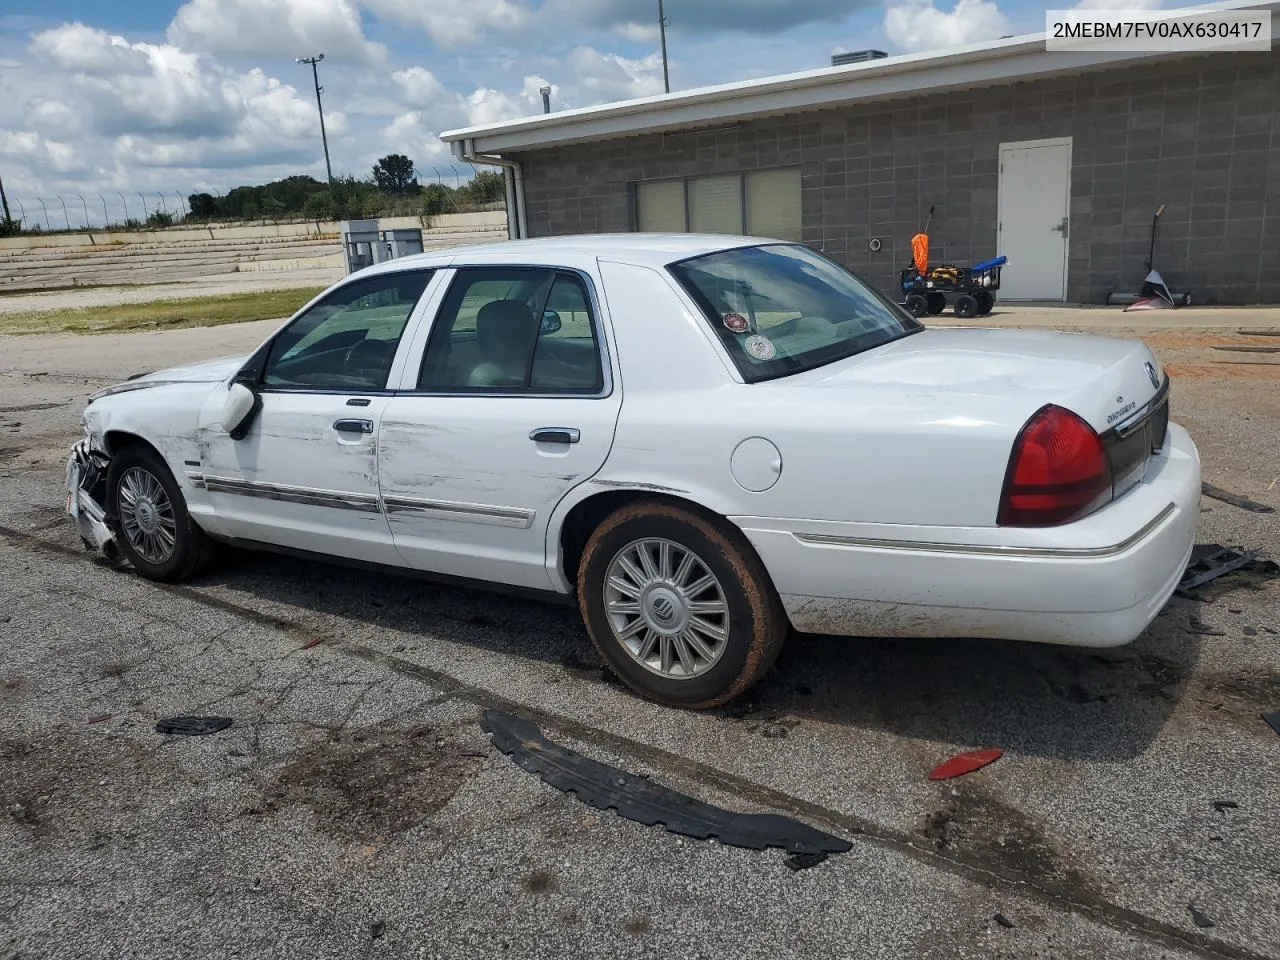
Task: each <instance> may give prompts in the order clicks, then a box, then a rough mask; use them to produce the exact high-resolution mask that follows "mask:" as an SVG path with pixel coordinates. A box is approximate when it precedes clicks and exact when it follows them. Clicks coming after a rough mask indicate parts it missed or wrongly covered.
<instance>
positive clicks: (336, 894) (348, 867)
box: [0, 324, 1280, 960]
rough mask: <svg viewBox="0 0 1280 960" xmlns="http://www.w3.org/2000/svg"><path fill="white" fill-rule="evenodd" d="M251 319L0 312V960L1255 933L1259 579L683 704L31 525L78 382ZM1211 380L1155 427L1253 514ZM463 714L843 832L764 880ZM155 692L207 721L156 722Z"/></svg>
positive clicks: (240, 347)
mask: <svg viewBox="0 0 1280 960" xmlns="http://www.w3.org/2000/svg"><path fill="white" fill-rule="evenodd" d="M270 328H271V324H265V325H264V324H256V325H247V324H246V325H238V326H234V327H219V328H216V329H213V330H191V331H173V332H167V333H153V334H135V335H125V336H116V337H83V338H71V337H62V338H39V339H36V338H22V339H0V650H2V651H3V653H2V654H0V718H2V722H0V863H3V864H4V865H5V867H4V869H3V871H0V958H5V960H9V958H15V960H16V958H18V957H22V958H35V957H50V958H54V957H57V958H68V957H85V958H99V957H100V958H120V957H139V958H142V957H201V958H207V957H265V956H271V957H295V956H296V957H306V958H328V957H334V958H348V957H361V956H366V955H367V956H387V957H450V958H454V957H496V956H520V957H544V956H545V957H556V958H563V957H599V956H610V957H631V956H636V957H639V956H664V957H707V958H722V957H727V956H732V957H743V958H747V957H761V958H770V960H773V958H780V957H868V958H878V957H902V958H907V957H910V958H921V957H925V958H934V957H936V958H944V957H945V958H956V957H984V958H985V957H1010V958H1013V957H1018V958H1024V957H1053V958H1057V957H1099V956H1105V957H1108V958H1128V957H1133V958H1153V960H1154V958H1161V957H1164V958H1171V960H1172V958H1183V957H1224V958H1240V960H1254V958H1263V957H1276V956H1280V897H1278V896H1277V893H1280V859H1278V857H1277V851H1280V842H1278V840H1280V762H1278V761H1280V737H1278V736H1277V735H1276V734H1275V733H1274V732H1273V731H1272V730H1271V729H1270V728H1269V727H1267V726H1266V724H1264V723H1263V722H1262V721H1261V719H1260V714H1261V713H1262V712H1264V711H1266V710H1276V709H1280V673H1278V668H1277V664H1278V663H1280V634H1277V631H1280V586H1278V585H1277V584H1276V583H1271V584H1269V585H1264V586H1258V587H1256V588H1245V587H1241V588H1239V589H1236V590H1233V591H1231V592H1228V593H1225V594H1223V595H1222V596H1221V597H1219V598H1218V599H1217V600H1215V601H1214V602H1212V603H1209V604H1198V603H1194V602H1192V601H1189V600H1182V599H1175V600H1174V601H1173V602H1172V603H1171V604H1170V605H1169V607H1168V608H1167V609H1166V610H1165V611H1164V612H1163V613H1162V614H1161V615H1160V616H1159V617H1158V618H1157V620H1156V622H1155V623H1154V624H1153V626H1152V628H1151V629H1150V630H1148V631H1147V632H1146V633H1145V634H1144V635H1143V637H1141V638H1140V639H1139V640H1138V641H1137V642H1136V643H1135V644H1133V645H1130V646H1128V647H1123V648H1118V649H1114V650H1098V651H1090V650H1073V649H1066V648H1060V647H1050V646H1032V645H1023V644H1016V643H1003V642H979V641H961V640H949V641H904V640H841V639H835V638H819V637H806V636H798V637H793V638H792V639H791V640H790V641H789V643H788V646H787V648H786V649H785V650H784V653H783V655H782V657H781V659H780V661H779V663H778V665H777V667H776V668H775V669H774V671H773V672H772V673H771V674H770V675H769V676H768V677H767V678H766V679H765V680H764V681H763V682H762V683H761V685H760V686H759V687H757V688H756V689H755V690H754V691H752V692H751V693H750V694H748V695H747V696H746V697H745V698H744V699H742V700H740V701H737V702H735V703H733V704H730V705H729V706H727V707H725V708H723V709H721V710H718V711H713V712H709V713H687V712H680V711H673V710H670V709H666V708H663V707H658V706H655V705H652V704H648V703H645V702H643V701H641V700H638V699H636V698H635V697H634V696H632V695H630V694H628V693H627V692H625V691H624V690H623V689H622V688H621V687H620V686H619V685H617V684H616V683H614V682H612V681H611V680H610V679H609V678H608V677H607V676H606V675H604V673H603V672H602V670H601V668H600V665H599V663H598V661H597V660H596V657H595V655H594V652H593V650H592V648H591V646H590V643H589V642H588V640H587V637H586V635H585V632H584V630H583V628H582V626H581V624H580V623H579V622H578V620H577V616H576V613H575V611H574V610H573V609H571V608H564V607H558V606H554V605H549V604H542V603H536V602H531V601H525V600H516V599H511V598H506V597H501V596H496V595H490V594H487V593H482V592H478V591H470V590H463V589H459V588H455V587H445V586H437V585H432V584H428V583H423V582H420V581H411V580H401V579H398V578H395V577H385V576H379V575H374V574H370V573H365V572H354V571H350V570H347V569H343V568H340V567H336V566H330V565H327V564H319V563H302V562H299V561H296V560H287V559H281V558H277V557H272V556H268V555H262V554H247V553H233V554H231V555H229V556H228V557H227V558H226V559H225V560H224V562H223V563H222V564H221V565H220V566H219V567H217V568H216V569H215V570H214V571H213V572H212V573H210V574H209V575H207V576H206V577H204V578H202V579H200V580H198V581H196V582H193V583H191V584H187V585H182V586H178V587H162V586H158V585H156V584H152V583H149V582H147V581H144V580H142V579H140V578H138V577H137V576H135V575H134V574H132V573H131V572H128V571H119V570H113V569H111V568H109V567H108V566H107V565H105V564H104V563H102V562H100V561H96V560H94V559H92V558H90V557H89V556H88V555H87V554H86V553H85V552H84V551H83V549H82V547H81V545H80V543H79V540H78V538H77V537H76V536H75V535H74V533H73V532H72V530H71V528H70V527H69V525H68V523H67V521H66V519H65V517H64V516H63V515H62V503H63V497H64V494H63V491H62V488H61V484H62V472H63V465H64V458H65V452H66V448H67V446H68V444H69V443H70V442H72V441H73V440H74V439H76V437H77V436H78V432H79V431H78V419H79V414H80V409H81V407H82V405H83V398H84V396H85V395H86V394H87V393H88V392H90V391H91V390H92V389H96V388H97V387H99V386H101V385H104V384H106V383H109V382H112V381H114V380H117V379H122V378H123V377H125V376H128V375H130V374H133V373H137V372H142V371H144V370H149V369H154V368H156V367H157V366H161V365H164V364H168V363H176V362H179V361H181V360H194V359H198V358H199V357H202V356H206V357H207V356H217V355H223V354H229V353H237V352H244V351H247V350H248V349H249V348H251V347H252V346H253V345H254V344H256V343H257V342H258V341H259V340H260V339H261V338H262V336H264V335H265V333H264V331H269V329H270ZM1152 342H1153V345H1155V346H1156V348H1157V351H1158V352H1160V353H1161V357H1162V359H1163V360H1165V361H1166V363H1175V362H1181V363H1183V364H1191V365H1192V366H1190V367H1188V369H1193V368H1194V369H1199V367H1196V366H1195V364H1201V366H1203V365H1204V363H1209V362H1211V361H1207V360H1205V361H1203V363H1201V361H1202V360H1203V357H1202V356H1200V355H1199V354H1195V355H1192V354H1189V353H1188V350H1192V349H1193V348H1190V347H1186V346H1185V345H1180V346H1170V347H1168V348H1167V349H1166V348H1161V347H1160V346H1159V341H1158V339H1157V338H1153V340H1152ZM1169 342H1170V343H1181V341H1174V340H1170V341H1169ZM1202 346H1203V345H1202ZM1194 349H1196V350H1199V349H1201V348H1200V347H1196V348H1194ZM1204 349H1209V348H1208V347H1204ZM1237 372H1238V371H1237ZM1231 375H1233V374H1232V371H1231V370H1228V371H1226V372H1225V373H1224V374H1223V377H1224V378H1227V377H1230V376H1231ZM1215 382H1219V381H1213V378H1212V377H1208V376H1191V377H1188V378H1187V379H1186V380H1180V379H1175V384H1174V390H1175V397H1177V398H1178V400H1177V402H1176V403H1175V419H1179V420H1182V421H1183V422H1185V423H1187V424H1188V426H1189V427H1190V428H1191V429H1192V432H1193V435H1194V436H1195V438H1196V440H1197V442H1199V443H1200V444H1201V447H1202V451H1203V452H1205V475H1206V479H1209V480H1211V481H1213V482H1216V483H1219V484H1220V485H1223V486H1228V485H1230V484H1235V485H1236V489H1237V490H1238V492H1241V493H1245V494H1247V495H1249V496H1252V497H1254V498H1255V499H1260V500H1263V501H1264V502H1268V503H1271V504H1273V505H1276V504H1277V503H1278V502H1280V490H1278V489H1274V488H1273V489H1271V490H1267V489H1266V479H1267V478H1268V474H1270V475H1271V476H1274V475H1275V474H1280V469H1278V468H1277V465H1276V454H1275V451H1276V450H1277V449H1280V417H1277V416H1276V415H1275V405H1276V403H1277V402H1278V401H1277V398H1276V397H1275V396H1274V394H1272V393H1269V392H1267V391H1266V390H1258V391H1255V392H1253V393H1250V392H1249V391H1245V390H1243V389H1237V387H1239V384H1240V383H1241V382H1243V381H1234V382H1232V381H1229V380H1227V379H1221V378H1220V382H1219V386H1217V387H1215V386H1213V383H1215ZM1247 382H1249V383H1254V382H1255V381H1247ZM1260 382H1261V383H1263V385H1264V386H1265V385H1266V384H1267V383H1269V382H1270V381H1260ZM1221 383H1226V384H1227V387H1230V388H1231V389H1226V388H1222V387H1221ZM1242 409H1243V410H1248V411H1252V413H1241V412H1240V411H1241V410H1242ZM1228 461H1229V462H1228ZM1202 510H1203V511H1205V512H1204V513H1202V526H1201V533H1200V537H1199V539H1201V540H1202V541H1216V542H1223V543H1235V544H1241V545H1244V546H1251V547H1257V548H1262V549H1266V548H1268V547H1270V548H1271V549H1273V550H1274V545H1275V544H1276V543H1277V542H1280V538H1278V537H1277V535H1276V531H1277V521H1276V519H1275V517H1276V515H1275V514H1254V513H1249V512H1246V511H1242V510H1239V509H1237V508H1235V507H1231V506H1228V505H1226V504H1223V503H1220V502H1217V501H1212V500H1207V499H1206V500H1205V501H1204V502H1203V506H1202ZM485 708H497V709H508V710H513V711H516V712H519V713H521V714H522V715H525V716H528V717H530V718H531V719H533V720H535V721H536V722H537V723H538V724H539V726H540V728H541V730H542V732H543V733H544V734H545V735H546V736H548V737H549V738H551V739H552V740H554V741H556V742H558V743H561V744H564V745H566V746H570V747H572V748H574V749H577V750H579V751H581V752H583V753H585V754H586V755H588V756H590V757H593V758H595V759H598V760H603V761H605V762H608V763H612V764H614V765H616V766H618V767H620V768H622V769H624V770H626V771H628V772H629V773H633V774H638V775H646V776H648V777H649V778H651V779H652V780H654V781H657V782H660V783H663V784H666V785H669V786H671V787H673V788H675V789H678V790H681V791H683V792H685V793H688V794H690V795H693V796H696V797H698V798H700V799H703V800H706V801H709V802H712V803H717V804H721V805H723V806H726V807H729V808H731V809H735V810H742V811H756V812H773V813H781V814H784V815H787V816H792V817H796V818H798V819H800V820H803V821H804V822H806V823H809V824H811V825H813V826H815V827H819V828H821V829H824V830H828V831H830V832H832V833H835V834H836V835H838V836H841V837H845V838H847V839H849V840H850V841H852V844H853V846H852V849H851V850H850V851H849V852H848V853H841V854H834V855H832V856H831V857H829V858H828V859H827V860H826V861H825V862H823V863H821V864H819V865H817V866H815V867H813V868H811V869H807V870H802V871H793V870H791V869H789V868H788V867H787V865H786V863H785V861H786V854H785V853H784V852H782V851H779V850H769V851H764V852H758V851H750V850H742V849H736V848H731V847H726V846H722V845H720V844H717V843H715V842H713V841H696V840H691V839H688V838H682V837H678V836H675V835H672V834H670V833H668V832H666V831H664V830H663V829H662V828H661V827H645V826H642V825H639V824H636V823H633V822H630V821H627V820H624V819H621V818H620V817H618V816H617V815H615V814H613V813H609V812H601V811H598V810H595V809H592V808H591V807H589V806H587V805H585V804H583V803H582V802H580V801H579V800H577V799H576V798H574V797H573V796H569V795H566V794H563V793H561V792H559V791H558V790H556V789H554V788H552V787H550V786H548V785H546V784H544V783H542V782H540V781H539V779H538V778H537V777H536V776H534V775H532V774H529V773H527V772H525V771H524V770H522V769H521V768H520V767H519V766H517V765H516V764H515V763H513V762H512V760H511V759H510V758H508V757H507V756H504V755H503V754H501V753H499V752H497V751H496V750H494V749H493V748H492V746H491V745H490V743H489V739H488V737H487V736H486V735H485V734H484V732H483V731H482V730H481V728H480V726H479V718H480V714H481V712H482V710H484V709H485ZM180 714H217V715H223V716H227V717H230V718H231V719H232V720H233V723H232V726H231V727H230V728H228V729H227V730H224V731H222V732H221V733H217V734H213V735H210V736H206V737H165V736H162V735H159V734H157V733H156V732H154V729H153V727H154V724H155V722H156V721H157V720H158V719H161V718H164V717H169V716H174V715H180ZM993 746H994V747H1000V748H1003V749H1004V751H1005V754H1004V756H1003V757H1002V758H1001V759H1000V760H999V761H997V762H996V763H995V764H993V765H991V766H990V767H987V768H985V769H983V770H981V771H978V772H976V773H973V774H970V775H968V776H966V777H963V778H960V779H957V780H953V781H944V782H931V781H929V780H927V779H926V774H927V772H928V770H929V769H930V768H931V767H932V766H933V765H934V764H936V763H938V762H940V761H941V760H943V759H945V758H946V757H948V756H950V755H951V754H953V753H955V752H958V751H961V750H968V749H975V748H979V747H993ZM1215 801H1226V803H1218V804H1217V805H1216V806H1215ZM1192 907H1194V911H1193V910H1192ZM997 914H998V915H999V916H1000V918H1002V919H997ZM1002 921H1003V922H1002Z"/></svg>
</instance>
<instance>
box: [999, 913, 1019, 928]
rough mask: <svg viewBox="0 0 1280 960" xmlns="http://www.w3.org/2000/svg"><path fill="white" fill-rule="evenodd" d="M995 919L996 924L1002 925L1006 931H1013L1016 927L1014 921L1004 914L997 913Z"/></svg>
mask: <svg viewBox="0 0 1280 960" xmlns="http://www.w3.org/2000/svg"><path fill="white" fill-rule="evenodd" d="M994 919H995V921H996V923H998V924H1000V926H1002V927H1004V928H1005V929H1006V930H1012V929H1013V927H1014V923H1013V921H1012V920H1010V919H1009V918H1008V917H1006V916H1005V915H1004V914H1003V913H997V914H996V915H995V918H994Z"/></svg>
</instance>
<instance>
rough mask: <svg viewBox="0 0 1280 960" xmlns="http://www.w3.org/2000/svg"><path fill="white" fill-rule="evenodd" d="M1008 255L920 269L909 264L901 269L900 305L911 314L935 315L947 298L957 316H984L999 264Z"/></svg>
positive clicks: (992, 298)
mask: <svg viewBox="0 0 1280 960" xmlns="http://www.w3.org/2000/svg"><path fill="white" fill-rule="evenodd" d="M1008 262H1009V258H1008V257H992V258H991V259H990V260H983V261H982V262H980V263H975V264H974V265H973V266H971V267H957V266H953V265H951V264H943V265H940V266H937V267H934V268H932V269H929V268H928V265H927V263H926V265H925V269H924V270H923V271H921V270H919V269H917V266H916V264H914V263H913V264H911V266H909V267H907V268H906V269H905V270H903V271H902V297H903V299H902V301H901V302H902V305H903V306H904V307H906V308H907V309H908V310H910V311H911V313H912V314H913V315H914V316H917V317H923V316H927V315H935V314H939V313H941V312H942V311H943V310H945V309H947V302H948V298H951V308H952V310H954V311H955V315H956V316H957V317H977V316H984V315H986V314H988V313H990V312H991V308H992V307H994V306H995V303H996V298H995V291H996V290H999V289H1000V268H1001V267H1003V266H1004V265H1005V264H1006V263H1008Z"/></svg>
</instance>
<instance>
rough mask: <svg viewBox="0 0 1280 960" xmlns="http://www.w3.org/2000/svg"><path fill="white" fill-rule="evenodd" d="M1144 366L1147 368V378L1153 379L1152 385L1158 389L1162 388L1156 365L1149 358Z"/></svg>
mask: <svg viewBox="0 0 1280 960" xmlns="http://www.w3.org/2000/svg"><path fill="white" fill-rule="evenodd" d="M1143 366H1144V367H1145V368H1146V370H1147V379H1149V380H1150V381H1151V385H1152V386H1153V387H1155V388H1156V389H1157V390H1159V389H1160V374H1158V373H1156V365H1155V364H1154V363H1152V362H1151V361H1150V360H1148V361H1147V362H1146V363H1144V364H1143Z"/></svg>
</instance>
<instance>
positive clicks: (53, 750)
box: [0, 728, 139, 840]
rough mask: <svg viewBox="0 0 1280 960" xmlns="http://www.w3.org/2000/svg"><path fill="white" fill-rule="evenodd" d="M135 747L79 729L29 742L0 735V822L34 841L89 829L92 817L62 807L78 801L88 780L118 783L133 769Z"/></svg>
mask: <svg viewBox="0 0 1280 960" xmlns="http://www.w3.org/2000/svg"><path fill="white" fill-rule="evenodd" d="M138 761H139V758H138V751H137V750H136V748H134V747H132V746H129V745H126V744H121V743H120V742H118V741H110V742H108V741H104V740H103V739H102V738H100V737H96V736H94V737H86V736H85V734H84V733H83V732H81V731H73V730H70V729H67V728H63V729H61V730H54V731H52V732H51V733H49V734H48V735H47V736H44V737H41V738H40V739H38V740H35V741H25V740H19V739H17V738H5V739H0V771H3V773H2V774H0V821H2V820H9V821H10V822H12V823H15V824H17V825H18V826H20V827H24V828H26V830H27V831H28V832H29V835H30V836H31V837H32V838H33V839H35V840H42V839H44V838H46V837H50V836H53V835H55V834H57V835H62V834H66V835H70V836H75V835H77V834H81V835H83V834H86V833H89V832H92V829H91V828H92V827H93V824H92V823H91V822H89V821H90V820H91V819H92V818H91V817H88V818H87V817H85V816H84V815H83V806H81V807H79V810H80V812H79V813H72V814H71V815H69V816H66V817H64V816H63V814H64V812H65V811H66V810H67V808H69V807H70V808H72V809H73V810H75V809H76V805H77V804H83V801H84V796H85V794H86V791H92V789H93V788H92V787H89V786H87V785H88V784H95V783H97V781H98V780H100V779H101V778H102V777H105V776H110V777H112V778H113V779H114V780H115V781H118V782H121V783H124V782H128V781H129V780H130V778H132V777H134V776H135V774H136V773H137V770H138V766H139V762H138Z"/></svg>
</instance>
